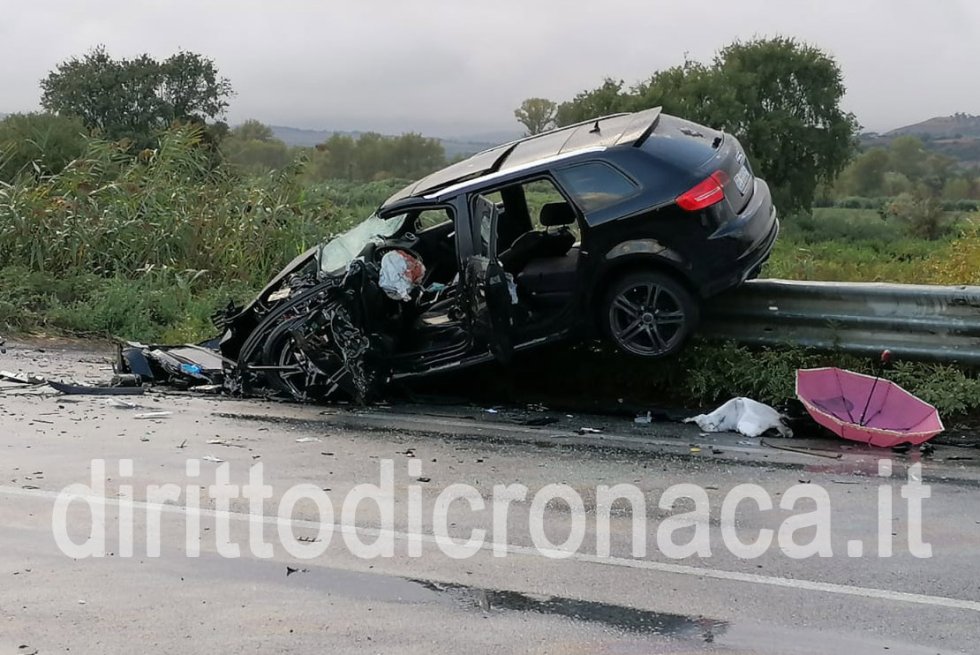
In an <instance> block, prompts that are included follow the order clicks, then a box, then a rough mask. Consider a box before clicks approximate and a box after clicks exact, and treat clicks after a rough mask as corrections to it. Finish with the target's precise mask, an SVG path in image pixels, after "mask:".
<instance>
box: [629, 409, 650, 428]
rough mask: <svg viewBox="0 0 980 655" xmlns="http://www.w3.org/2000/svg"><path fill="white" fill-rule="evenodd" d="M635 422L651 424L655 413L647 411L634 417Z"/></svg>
mask: <svg viewBox="0 0 980 655" xmlns="http://www.w3.org/2000/svg"><path fill="white" fill-rule="evenodd" d="M633 422H634V423H636V424H637V425H649V424H650V423H653V414H651V413H650V412H647V413H646V415H644V416H637V417H636V418H635V419H633Z"/></svg>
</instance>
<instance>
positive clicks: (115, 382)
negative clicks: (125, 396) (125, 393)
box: [109, 373, 143, 387]
mask: <svg viewBox="0 0 980 655" xmlns="http://www.w3.org/2000/svg"><path fill="white" fill-rule="evenodd" d="M142 384H143V378H142V376H140V375H137V374H136V373H119V374H117V375H113V376H112V379H111V380H110V381H109V386H110V387H138V386H141V385H142Z"/></svg>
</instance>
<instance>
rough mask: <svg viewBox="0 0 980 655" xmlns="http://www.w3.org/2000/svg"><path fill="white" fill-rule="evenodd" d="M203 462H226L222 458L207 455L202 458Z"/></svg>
mask: <svg viewBox="0 0 980 655" xmlns="http://www.w3.org/2000/svg"><path fill="white" fill-rule="evenodd" d="M201 460H202V461H205V462H212V463H214V464H221V463H222V462H224V461H225V460H223V459H221V458H220V457H215V456H214V455H205V456H204V457H202V458H201Z"/></svg>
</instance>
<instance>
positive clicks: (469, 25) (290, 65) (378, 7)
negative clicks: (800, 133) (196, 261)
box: [0, 0, 980, 136]
mask: <svg viewBox="0 0 980 655" xmlns="http://www.w3.org/2000/svg"><path fill="white" fill-rule="evenodd" d="M776 34H781V35H786V36H794V37H798V38H800V39H804V40H806V41H809V42H811V43H813V44H815V45H817V46H819V47H821V48H823V49H824V50H825V51H827V52H829V53H831V54H832V55H833V56H834V57H836V58H837V60H838V62H839V63H840V65H841V67H842V68H843V71H844V75H845V81H846V84H847V88H848V95H847V98H846V101H845V105H846V108H847V109H849V110H851V111H853V112H855V113H856V114H857V116H858V119H859V120H860V121H861V123H862V124H863V125H864V126H865V127H866V128H868V129H875V130H885V129H889V128H893V127H898V126H900V125H903V124H907V123H910V122H916V121H918V120H921V119H925V118H929V117H931V116H936V115H947V114H951V113H954V112H958V111H962V112H967V113H973V114H980V85H978V84H977V83H976V80H977V72H976V68H977V64H980V2H976V0H940V1H939V2H923V1H922V0H822V1H818V0H725V1H724V2H719V1H716V0H701V1H700V2H695V1H691V0H564V1H562V0H441V1H437V0H320V1H316V2H314V1H313V0H308V1H306V2H302V1H299V0H226V1H225V0H221V1H219V0H153V1H151V0H33V1H24V0H0V61H2V62H3V66H2V67H0V112H7V113H9V112H15V111H28V110H33V109H36V108H37V106H38V104H37V103H38V98H39V95H40V92H39V89H38V81H39V80H40V79H41V78H42V77H44V76H45V74H46V73H47V72H48V71H49V70H51V69H52V68H53V67H54V66H55V65H56V64H57V63H58V62H60V61H62V60H64V59H66V58H68V57H70V56H72V55H76V54H81V53H84V52H85V51H87V50H88V49H90V48H91V47H93V46H95V45H97V44H100V43H102V44H105V45H106V47H107V49H108V51H109V53H110V54H111V55H113V56H116V57H125V56H133V55H136V54H139V53H142V52H148V53H150V54H151V55H153V56H156V57H159V58H163V57H166V56H168V55H170V54H172V53H173V52H175V51H176V50H178V49H185V50H190V51H193V52H197V53H201V54H203V55H206V56H208V57H211V58H212V59H214V60H215V62H216V64H217V65H218V68H219V69H220V70H221V72H222V73H223V74H224V75H226V76H227V77H229V78H230V79H231V81H232V84H233V86H234V88H235V90H236V92H237V95H236V96H235V98H233V99H232V102H231V108H230V110H229V113H228V117H227V118H228V120H229V122H231V123H233V124H234V123H238V122H241V121H242V120H244V119H246V118H257V119H259V120H261V121H263V122H266V123H273V124H280V125H292V126H295V127H305V128H322V129H340V130H354V129H359V130H369V129H370V130H379V131H383V132H396V133H397V132H402V131H406V130H416V131H422V132H424V133H426V134H430V135H434V136H456V135H464V134H473V133H479V132H486V131H495V130H500V129H515V130H516V129H517V128H518V126H517V124H516V123H515V122H514V118H513V109H514V107H516V106H517V105H518V104H519V103H520V101H521V100H522V99H524V98H526V97H529V96H544V97H549V98H552V99H555V100H562V99H566V98H569V97H571V96H572V95H574V94H575V93H576V92H577V91H580V90H582V89H585V88H592V87H595V86H597V85H598V84H599V83H600V82H601V80H602V78H603V77H604V76H612V77H616V78H622V79H625V80H626V81H627V82H635V81H637V80H640V79H643V78H646V77H649V75H650V74H651V73H653V72H654V71H656V70H658V69H661V68H664V67H667V66H672V65H675V64H678V63H680V62H682V61H683V58H684V53H688V55H689V56H690V57H691V58H693V59H698V60H705V61H706V60H708V59H710V57H711V55H712V54H713V53H714V52H715V51H716V50H717V49H718V48H719V47H721V46H723V45H725V44H727V43H729V42H731V41H733V40H734V39H737V38H741V39H747V38H751V37H753V36H757V35H763V36H770V35H776Z"/></svg>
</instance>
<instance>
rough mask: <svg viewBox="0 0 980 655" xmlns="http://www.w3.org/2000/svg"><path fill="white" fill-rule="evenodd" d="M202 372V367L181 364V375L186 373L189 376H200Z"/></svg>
mask: <svg viewBox="0 0 980 655" xmlns="http://www.w3.org/2000/svg"><path fill="white" fill-rule="evenodd" d="M201 370H202V369H201V367H200V366H198V365H197V364H181V365H180V372H181V373H186V374H187V375H200V374H201Z"/></svg>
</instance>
